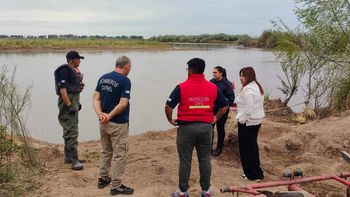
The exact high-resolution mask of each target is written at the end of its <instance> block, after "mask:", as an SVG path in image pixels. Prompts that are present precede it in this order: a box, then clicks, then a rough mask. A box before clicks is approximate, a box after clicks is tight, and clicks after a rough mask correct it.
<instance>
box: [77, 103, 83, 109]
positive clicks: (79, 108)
mask: <svg viewBox="0 0 350 197" xmlns="http://www.w3.org/2000/svg"><path fill="white" fill-rule="evenodd" d="M81 108H82V106H81V104H80V103H79V109H78V110H79V111H80V110H81Z"/></svg>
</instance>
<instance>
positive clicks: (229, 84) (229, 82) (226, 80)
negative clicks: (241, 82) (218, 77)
mask: <svg viewBox="0 0 350 197" xmlns="http://www.w3.org/2000/svg"><path fill="white" fill-rule="evenodd" d="M224 83H225V84H226V85H228V86H232V82H231V81H230V80H228V79H225V80H224Z"/></svg>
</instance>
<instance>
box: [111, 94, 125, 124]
mask: <svg viewBox="0 0 350 197" xmlns="http://www.w3.org/2000/svg"><path fill="white" fill-rule="evenodd" d="M128 105H129V98H125V97H122V98H120V101H119V103H118V105H117V106H115V107H114V108H113V110H112V111H111V112H109V113H108V114H107V117H106V118H107V121H109V120H110V119H111V118H113V117H114V116H116V115H118V114H120V113H122V112H123V111H124V110H125V109H126V107H127V106H128Z"/></svg>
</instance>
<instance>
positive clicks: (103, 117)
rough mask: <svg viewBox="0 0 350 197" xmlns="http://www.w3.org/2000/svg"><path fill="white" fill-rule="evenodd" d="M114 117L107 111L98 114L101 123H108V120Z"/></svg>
mask: <svg viewBox="0 0 350 197" xmlns="http://www.w3.org/2000/svg"><path fill="white" fill-rule="evenodd" d="M111 118H112V117H111V116H110V115H109V114H107V113H100V114H98V120H99V122H100V123H106V122H108V121H109V120H110V119H111Z"/></svg>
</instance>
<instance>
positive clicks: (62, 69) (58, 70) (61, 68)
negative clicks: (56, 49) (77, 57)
mask: <svg viewBox="0 0 350 197" xmlns="http://www.w3.org/2000/svg"><path fill="white" fill-rule="evenodd" d="M69 71H70V70H69V66H68V65H67V64H63V65H61V66H59V67H57V68H56V70H55V74H58V75H60V74H65V73H67V72H69Z"/></svg>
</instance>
